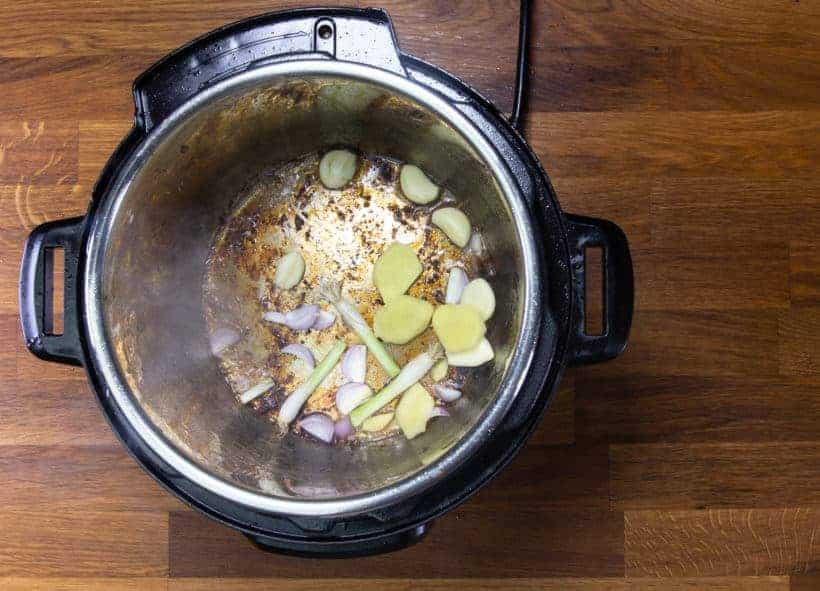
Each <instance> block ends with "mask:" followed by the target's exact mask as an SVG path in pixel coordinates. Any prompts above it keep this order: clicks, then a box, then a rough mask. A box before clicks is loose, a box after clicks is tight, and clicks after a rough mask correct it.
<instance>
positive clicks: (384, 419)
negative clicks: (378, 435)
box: [362, 412, 393, 433]
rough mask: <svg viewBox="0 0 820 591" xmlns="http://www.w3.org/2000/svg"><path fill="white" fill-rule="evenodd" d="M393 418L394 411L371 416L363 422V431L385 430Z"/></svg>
mask: <svg viewBox="0 0 820 591" xmlns="http://www.w3.org/2000/svg"><path fill="white" fill-rule="evenodd" d="M392 420H393V413H392V412H386V413H384V414H381V415H376V416H374V417H370V418H369V419H367V420H366V421H364V422H363V423H362V431H368V432H370V433H374V432H376V431H382V430H384V428H385V427H387V425H389V424H390V421H392Z"/></svg>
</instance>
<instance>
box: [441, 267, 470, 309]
mask: <svg viewBox="0 0 820 591" xmlns="http://www.w3.org/2000/svg"><path fill="white" fill-rule="evenodd" d="M467 283H469V279H468V278H467V273H465V272H464V269H462V268H461V267H453V268H452V269H450V278H449V279H448V280H447V295H445V296H444V303H445V304H457V303H458V302H459V301H460V300H461V292H463V291H464V288H465V287H466V286H467Z"/></svg>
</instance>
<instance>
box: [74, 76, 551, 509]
mask: <svg viewBox="0 0 820 591" xmlns="http://www.w3.org/2000/svg"><path fill="white" fill-rule="evenodd" d="M340 84H341V85H344V86H347V87H348V90H352V92H343V93H341V94H338V93H337V94H336V95H335V96H334V92H333V91H331V92H330V95H328V91H326V90H325V91H323V89H326V88H328V87H334V86H336V87H338V86H339V85H340ZM323 92H324V95H323V94H322V93H323ZM357 96H358V97H359V98H356V97H357ZM362 97H364V98H362ZM334 145H351V146H355V147H357V148H358V149H360V150H361V151H363V152H367V153H374V154H385V155H389V156H392V157H395V158H398V159H401V160H411V161H413V162H416V163H419V164H420V165H422V166H423V167H424V168H425V169H427V170H429V171H430V172H431V174H432V175H433V176H434V177H435V178H436V179H438V180H440V181H441V182H442V183H443V184H444V185H445V186H446V187H448V188H449V189H450V190H451V191H452V192H453V194H454V195H456V196H457V197H458V198H460V199H463V200H464V205H465V209H466V210H467V212H468V214H469V215H470V217H471V219H473V221H474V223H475V224H476V225H477V226H478V227H479V228H480V229H481V230H482V231H483V234H484V236H485V241H486V243H487V248H488V250H489V251H490V252H491V253H492V258H493V260H494V261H496V263H501V264H496V267H497V269H498V273H497V275H496V276H495V277H494V278H493V281H494V282H496V291H497V293H499V294H504V295H503V297H501V298H500V303H499V313H497V315H496V317H495V319H494V321H493V323H492V324H491V325H490V338H491V340H492V341H493V342H494V344H495V345H496V348H497V350H498V351H499V353H500V354H499V358H498V359H497V363H496V364H495V369H492V370H490V369H488V370H486V371H484V372H483V373H482V372H481V371H479V372H478V373H477V374H476V377H475V379H474V384H473V387H472V388H471V389H470V390H468V391H469V392H472V393H473V395H472V397H471V399H470V400H465V402H470V403H471V404H464V405H463V406H462V407H460V408H459V409H457V412H456V413H455V416H454V420H453V421H452V423H450V424H449V425H445V424H444V423H443V422H436V423H435V424H434V425H433V427H431V429H429V430H428V432H427V433H425V435H424V436H422V437H420V438H419V439H418V440H414V441H413V442H409V443H408V442H402V441H401V440H398V439H396V440H388V441H387V442H384V443H382V442H380V443H378V444H376V443H374V444H372V445H362V446H357V447H352V448H327V447H323V446H321V445H319V444H316V443H313V442H309V441H307V440H304V439H301V438H298V437H295V436H286V437H284V438H278V437H275V436H274V434H273V433H272V431H271V427H270V423H269V422H268V421H265V420H260V418H259V417H257V416H255V415H253V414H251V413H248V412H247V409H243V408H241V407H238V406H237V405H236V404H235V402H234V400H233V394H232V392H231V391H230V389H229V388H228V386H227V384H226V382H225V380H224V378H223V376H222V374H221V373H220V371H219V367H218V363H217V362H216V359H215V358H214V357H213V355H212V354H211V353H210V348H209V344H208V333H207V330H206V323H205V321H204V317H203V313H202V285H203V280H204V269H205V262H206V259H207V257H208V252H209V246H210V244H211V241H212V239H213V237H214V235H215V234H216V232H217V231H218V230H219V228H220V227H221V225H222V223H223V222H224V220H225V216H226V215H227V214H228V213H229V212H230V211H231V210H232V207H233V206H235V205H236V203H234V202H232V199H235V198H236V197H237V196H238V195H240V194H241V193H242V191H241V189H242V188H243V187H244V186H246V184H247V183H248V182H249V179H253V178H257V177H258V175H259V174H263V173H264V171H265V170H267V169H268V168H269V167H270V166H271V165H275V164H277V163H282V162H286V161H289V160H293V159H294V158H298V157H300V156H302V155H304V154H306V153H308V152H310V151H314V150H317V149H322V148H326V147H329V146H334ZM112 197H113V198H111V199H110V200H109V201H107V202H106V203H104V204H103V206H102V207H101V209H100V211H99V215H98V216H96V217H95V219H94V226H93V227H92V228H91V232H90V237H89V241H88V244H87V258H88V268H87V273H86V275H85V277H84V281H85V290H86V291H85V293H86V294H87V296H88V297H87V298H86V300H85V315H86V318H87V322H88V327H89V333H88V335H87V336H88V339H89V345H90V348H91V350H93V351H94V352H95V357H94V359H93V363H94V365H95V369H96V370H97V371H98V372H99V373H101V374H102V375H103V376H104V378H105V381H106V383H107V385H108V386H109V389H110V390H109V393H108V394H109V396H110V397H112V398H113V399H114V400H115V401H116V404H117V405H118V406H119V407H120V409H121V410H122V412H123V413H124V414H125V415H126V416H127V418H128V420H129V421H130V422H131V424H132V425H133V426H134V429H135V431H136V432H137V433H138V434H139V436H140V437H141V438H142V439H143V440H144V441H145V443H146V444H147V445H148V446H149V447H150V448H152V449H153V450H154V451H155V452H156V453H157V454H159V455H161V456H162V457H163V458H164V459H165V460H166V461H167V462H168V463H169V464H170V465H171V466H172V467H173V468H174V469H175V470H177V471H178V472H179V473H180V474H182V475H183V476H185V477H186V478H189V479H191V480H192V481H194V482H196V483H198V484H200V485H201V486H203V487H205V488H207V489H209V490H211V491H213V492H215V493H216V494H218V495H220V496H223V497H225V498H229V499H232V500H235V501H237V502H239V503H242V504H245V505H247V506H251V507H254V508H257V509H260V510H263V511H271V512H276V513H286V514H293V515H312V516H319V515H321V516H331V515H351V514H357V513H361V512H364V511H367V510H371V509H374V508H378V507H383V506H386V505H389V504H392V503H394V502H396V501H397V500H400V499H402V498H406V497H407V496H409V495H412V494H414V493H417V492H419V491H421V490H424V489H425V488H427V487H429V486H431V485H432V484H434V483H435V482H436V481H437V479H439V478H440V477H441V476H442V475H443V474H445V473H449V472H450V471H452V470H453V469H454V468H455V467H456V466H458V465H459V464H460V463H461V462H462V461H464V460H465V459H466V458H467V457H469V456H470V455H472V454H473V452H474V451H475V450H476V449H477V448H478V447H479V446H480V445H482V443H483V442H485V441H486V439H487V438H488V437H489V436H490V435H491V434H492V431H493V429H494V428H495V427H496V426H497V425H498V423H499V422H500V420H501V419H502V418H503V416H504V414H505V412H506V410H507V409H508V408H509V405H510V403H511V402H512V401H513V400H514V398H515V396H516V393H517V391H518V389H519V386H520V384H521V383H522V381H523V379H524V377H525V375H526V373H527V369H528V368H529V366H530V363H531V362H532V351H533V343H534V342H535V340H536V338H537V329H536V322H537V320H538V318H539V317H540V313H541V310H540V306H541V302H540V294H541V285H540V281H541V278H540V277H539V276H538V275H537V273H535V272H533V270H534V269H536V268H537V266H536V265H535V264H534V260H535V243H534V240H533V228H532V227H531V224H530V220H529V215H528V213H527V211H526V206H525V204H524V203H523V201H522V199H521V195H520V194H519V192H518V190H517V187H516V185H515V183H514V182H513V180H512V179H511V177H510V174H509V171H508V170H507V169H506V167H505V165H504V163H503V161H502V159H501V158H500V157H499V155H498V154H496V153H495V152H494V150H493V148H492V147H491V145H490V144H489V143H488V142H487V141H486V140H485V138H484V137H483V136H482V134H481V132H480V131H479V130H477V129H476V128H475V127H473V126H472V124H470V123H469V122H468V121H467V120H466V119H465V118H464V117H463V116H462V115H461V114H460V113H459V112H458V110H457V109H455V108H453V106H452V105H451V104H449V103H448V102H447V101H445V100H443V99H442V98H441V97H439V96H438V95H436V94H434V93H432V92H430V91H429V90H428V89H426V88H424V87H423V86H420V85H418V84H415V83H414V82H412V81H411V80H408V79H406V78H403V77H401V76H397V75H394V74H391V73H389V72H386V71H381V70H377V69H374V68H369V67H365V66H359V65H354V64H349V63H340V62H332V61H298V62H286V63H280V64H275V65H270V66H265V67H262V68H259V69H256V70H253V71H250V72H246V73H243V74H240V75H237V76H235V77H233V78H231V79H229V80H226V81H225V82H223V83H221V84H218V85H216V86H214V87H213V88H211V89H209V90H207V91H205V92H203V93H202V94H200V95H197V97H196V98H195V99H194V100H192V101H190V102H189V103H187V104H186V105H184V106H183V107H182V108H181V109H180V110H178V111H176V112H175V113H174V114H172V115H171V116H170V117H169V118H168V119H166V120H165V121H164V122H163V124H162V125H160V126H158V127H157V128H156V129H154V130H153V131H152V133H151V134H150V136H149V137H148V139H147V141H146V142H145V143H144V144H143V145H142V146H141V147H140V149H139V150H138V151H137V153H136V154H135V155H134V156H133V157H132V159H131V160H130V162H128V163H127V164H126V165H125V166H124V167H123V169H122V173H121V175H120V177H119V179H118V180H117V182H116V184H115V186H114V190H113V191H112Z"/></svg>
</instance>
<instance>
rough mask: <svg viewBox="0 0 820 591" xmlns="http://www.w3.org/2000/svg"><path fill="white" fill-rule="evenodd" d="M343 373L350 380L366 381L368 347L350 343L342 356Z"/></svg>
mask: <svg viewBox="0 0 820 591" xmlns="http://www.w3.org/2000/svg"><path fill="white" fill-rule="evenodd" d="M342 375H343V376H344V377H345V379H346V380H347V381H348V382H364V378H365V376H366V375H367V347H365V346H364V345H350V346H349V347H348V348H347V351H345V355H344V357H342Z"/></svg>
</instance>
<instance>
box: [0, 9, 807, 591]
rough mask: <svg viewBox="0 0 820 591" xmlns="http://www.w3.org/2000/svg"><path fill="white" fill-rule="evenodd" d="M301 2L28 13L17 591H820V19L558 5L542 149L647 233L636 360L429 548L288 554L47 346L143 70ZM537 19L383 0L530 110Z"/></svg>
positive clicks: (10, 265) (0, 494) (503, 102)
mask: <svg viewBox="0 0 820 591" xmlns="http://www.w3.org/2000/svg"><path fill="white" fill-rule="evenodd" d="M298 4H299V3H298V2H279V1H277V0H264V1H263V0H239V1H234V2H224V1H214V0H200V1H199V2H191V1H190V0H170V1H169V0H149V1H145V2H121V1H119V2H115V1H113V0H101V1H99V2H93V3H90V2H85V1H83V0H54V1H45V0H43V1H27V0H21V1H18V2H6V3H2V4H0V345H2V346H0V482H2V483H3V486H2V487H0V589H8V590H11V591H22V590H31V589H38V590H49V591H60V590H71V591H78V590H105V591H121V590H145V591H159V590H162V591H199V590H203V591H205V590H224V591H246V590H250V589H269V590H280V589H281V590H285V589H294V590H305V591H307V590H308V589H310V590H316V589H319V590H325V589H327V590H333V591H341V590H343V589H356V590H368V589H373V590H376V589H386V588H390V589H397V590H405V589H406V590H410V589H422V590H426V591H433V590H436V591H437V590H442V591H443V590H445V589H475V590H487V591H489V590H504V591H506V590H510V591H511V590H513V589H515V590H520V589H524V590H535V589H541V590H566V591H626V590H636V591H661V590H663V591H683V590H695V589H698V590H704V591H786V590H788V589H791V590H792V591H807V590H815V589H820V539H816V538H818V535H817V532H818V529H820V512H818V509H820V492H818V491H820V248H818V247H820V175H818V166H820V3H818V2H817V1H812V0H800V1H797V0H770V1H762V0H731V1H729V2H707V1H703V0H680V1H671V0H611V1H604V0H538V1H537V2H535V7H534V31H533V50H532V58H533V59H532V82H533V85H532V88H531V89H530V107H531V113H530V115H529V117H528V125H527V138H528V140H529V142H530V143H531V145H532V146H533V148H534V150H535V151H536V152H537V153H538V155H539V157H540V158H541V160H542V162H543V164H544V166H545V168H546V169H547V171H548V172H549V173H550V175H551V177H552V180H553V182H554V185H555V187H556V190H557V191H558V194H559V197H560V199H561V202H562V205H563V207H564V209H566V210H567V211H572V212H577V213H584V214H587V215H594V216H601V217H606V218H609V219H612V220H614V221H615V222H617V223H618V224H620V225H621V226H622V227H623V228H624V230H625V231H626V233H627V234H628V236H629V238H630V241H631V246H632V250H633V258H634V262H635V278H636V310H635V318H634V325H633V332H632V338H631V343H630V348H629V349H628V351H627V352H626V353H625V354H624V355H623V356H622V357H621V358H619V359H617V360H615V361H612V362H610V363H607V364H603V365H600V366H590V367H585V368H578V369H573V370H572V371H570V372H568V375H567V377H566V379H565V381H564V383H563V385H562V388H561V392H560V394H559V396H558V398H557V399H556V402H555V404H554V405H553V408H552V409H551V410H550V411H549V412H548V414H547V415H546V416H545V419H544V421H543V423H542V424H541V426H540V428H539V430H538V432H537V433H536V434H535V436H534V438H533V440H532V441H531V442H530V444H529V445H528V446H527V447H526V448H525V449H524V450H523V451H522V452H521V454H520V455H519V456H518V457H517V458H516V460H515V461H514V462H513V463H512V464H511V466H510V467H509V468H508V469H507V470H506V471H505V472H504V473H503V474H502V475H500V476H499V477H498V478H497V479H496V480H495V481H494V482H493V483H492V484H491V485H490V486H488V487H487V488H485V489H483V490H482V491H481V492H479V494H477V495H476V496H475V497H474V498H473V499H472V500H470V501H469V502H468V503H466V504H465V505H463V506H462V507H460V508H458V509H457V510H455V511H453V512H452V513H450V514H448V515H447V516H446V517H444V518H442V519H441V520H439V521H438V522H437V523H436V524H435V527H434V528H433V530H432V532H431V534H430V536H429V538H428V539H427V540H426V541H425V542H424V543H423V544H421V545H418V546H416V547H413V548H410V549H408V550H405V551H402V552H399V553H396V554H393V555H389V556H382V557H374V558H367V559H361V560H351V561H330V562H317V561H310V560H304V559H294V558H286V557H281V556H271V555H268V554H263V553H261V552H259V551H257V550H255V549H254V548H253V547H251V546H250V545H249V544H248V543H247V542H246V541H245V540H244V539H243V538H242V537H241V536H239V535H238V534H235V533H234V532H232V531H231V530H228V529H226V528H224V527H222V526H219V525H217V524H215V523H213V522H211V521H209V520H207V519H205V518H203V517H202V516H200V515H199V514H197V513H194V512H192V511H191V510H189V509H188V508H187V507H186V506H184V505H183V504H182V503H180V502H178V501H177V500H176V499H175V498H173V497H171V496H169V495H168V494H167V493H165V492H164V491H163V490H161V489H160V488H159V487H158V485H156V484H155V483H154V481H153V480H151V479H150V478H149V477H148V476H146V475H145V474H144V473H143V472H142V471H141V470H140V469H139V468H138V467H137V466H136V464H135V463H134V462H133V461H132V460H131V458H130V457H129V456H128V455H127V454H126V453H125V452H124V451H123V450H122V449H121V447H120V446H119V445H118V443H117V441H116V439H115V437H114V436H113V435H112V433H111V432H110V430H109V428H108V425H107V424H106V422H105V419H104V418H103V417H102V415H101V414H100V412H99V411H98V409H97V406H96V403H95V401H94V399H93V396H92V395H91V393H90V392H89V390H88V386H87V385H86V382H85V380H84V376H83V374H82V371H81V370H79V369H75V368H68V367H61V366H57V365H53V364H47V363H44V362H40V361H37V360H36V359H35V358H34V357H32V356H31V355H30V354H28V353H27V351H26V350H25V348H24V346H23V343H22V339H21V337H20V333H19V326H18V320H17V309H18V302H17V274H18V272H19V261H20V255H21V250H22V245H23V241H24V240H25V238H26V236H27V235H28V233H29V232H30V231H31V229H32V228H33V227H34V226H35V225H37V224H40V223H42V222H45V221H48V220H53V219H59V218H63V217H67V216H72V215H79V214H81V213H82V212H83V211H84V210H85V208H86V206H87V203H88V197H89V194H90V190H91V187H92V185H93V183H94V180H95V179H96V177H97V174H98V173H99V171H100V168H101V167H102V165H103V164H104V162H105V161H106V159H107V158H108V156H109V154H110V153H111V151H112V150H113V149H114V147H115V146H116V144H117V142H118V141H119V139H120V138H121V137H122V136H123V134H124V133H125V132H126V131H127V130H128V128H129V125H130V122H131V117H132V114H133V106H132V103H131V94H130V84H131V81H132V80H133V79H134V77H135V76H137V75H138V74H139V73H140V72H141V71H143V70H144V69H145V68H147V67H148V66H149V65H150V64H151V63H153V62H154V61H155V60H157V59H158V58H160V57H161V56H163V55H164V54H165V53H166V52H168V51H170V50H172V49H173V48H175V47H177V46H179V45H181V44H183V43H185V42H186V41H188V40H190V39H191V38H193V37H196V36H198V35H200V34H203V33H205V32H207V31H209V30H211V29H213V28H215V27H217V26H220V25H222V24H224V23H227V22H230V21H234V20H237V19H240V18H244V17H247V16H250V15H254V14H258V13H262V12H266V11H269V10H274V9H279V8H286V7H290V6H296V5H298ZM323 4H327V2H326V1H325V2H323ZM517 4H518V3H517V2H516V1H514V0H501V1H500V2H490V1H489V0H481V1H478V2H469V1H466V0H461V1H457V2H443V1H440V0H405V1H402V0H386V1H384V2H381V3H379V5H380V6H383V7H384V8H387V9H388V10H389V11H390V14H391V15H392V17H393V19H394V21H395V26H396V30H397V33H398V37H399V40H400V42H401V45H402V48H403V49H404V50H405V51H407V52H410V53H413V54H415V55H418V56H419V57H421V58H423V59H426V60H429V61H431V62H433V63H435V64H438V65H441V66H443V67H445V68H447V69H449V70H450V71H452V72H453V73H455V74H456V75H458V76H460V77H461V78H462V79H464V80H465V81H467V82H468V83H470V84H472V85H474V86H475V87H476V88H478V89H479V90H480V91H481V92H482V93H484V94H485V95H486V96H488V97H489V98H490V99H492V100H493V101H495V102H496V103H497V104H498V105H499V106H500V107H501V108H502V109H504V110H507V109H509V106H510V104H511V93H512V83H513V78H514V61H515V59H514V55H515V46H516V34H515V30H516V29H515V27H516V24H517V18H518V16H517Z"/></svg>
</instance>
